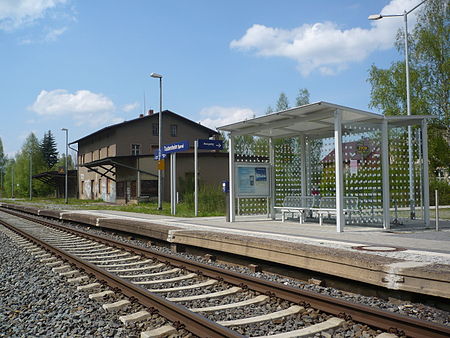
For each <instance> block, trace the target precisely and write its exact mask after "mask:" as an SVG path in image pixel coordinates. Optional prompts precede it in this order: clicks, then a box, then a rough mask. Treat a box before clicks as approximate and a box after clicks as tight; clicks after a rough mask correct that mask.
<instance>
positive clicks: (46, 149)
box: [41, 130, 58, 169]
mask: <svg viewBox="0 0 450 338" xmlns="http://www.w3.org/2000/svg"><path fill="white" fill-rule="evenodd" d="M41 152H42V156H43V158H44V161H45V163H46V164H47V169H51V168H53V166H54V165H55V164H56V163H57V162H58V151H57V149H56V142H55V138H54V136H53V135H52V132H51V131H50V130H49V131H48V133H45V134H44V138H43V139H42V142H41Z"/></svg>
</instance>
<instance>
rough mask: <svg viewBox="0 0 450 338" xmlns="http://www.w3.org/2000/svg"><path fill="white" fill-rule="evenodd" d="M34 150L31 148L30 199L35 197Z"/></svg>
mask: <svg viewBox="0 0 450 338" xmlns="http://www.w3.org/2000/svg"><path fill="white" fill-rule="evenodd" d="M32 169H33V151H32V150H31V149H30V201H31V200H32V199H33V171H32Z"/></svg>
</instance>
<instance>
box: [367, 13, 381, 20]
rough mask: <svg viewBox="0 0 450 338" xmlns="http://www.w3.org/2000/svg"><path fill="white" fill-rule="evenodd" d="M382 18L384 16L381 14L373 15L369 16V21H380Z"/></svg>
mask: <svg viewBox="0 0 450 338" xmlns="http://www.w3.org/2000/svg"><path fill="white" fill-rule="evenodd" d="M382 18H383V16H382V15H381V14H372V15H369V17H368V19H369V20H380V19H382Z"/></svg>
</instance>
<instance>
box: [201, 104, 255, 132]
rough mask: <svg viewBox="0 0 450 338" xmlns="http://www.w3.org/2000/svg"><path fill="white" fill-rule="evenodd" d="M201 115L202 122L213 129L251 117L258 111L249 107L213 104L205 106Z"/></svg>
mask: <svg viewBox="0 0 450 338" xmlns="http://www.w3.org/2000/svg"><path fill="white" fill-rule="evenodd" d="M199 115H200V117H201V120H200V123H201V124H202V125H203V126H206V127H208V128H211V129H216V128H217V127H220V126H224V125H227V124H231V123H234V122H239V121H242V120H246V119H251V118H253V117H255V116H256V113H255V112H254V111H253V110H251V109H249V108H240V107H221V106H212V107H206V108H203V109H202V110H201V111H200V112H199Z"/></svg>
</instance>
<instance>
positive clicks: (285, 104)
mask: <svg viewBox="0 0 450 338" xmlns="http://www.w3.org/2000/svg"><path fill="white" fill-rule="evenodd" d="M286 109H289V101H288V98H287V96H286V94H285V93H283V92H281V94H280V97H279V98H278V101H277V106H276V110H277V111H282V110H286Z"/></svg>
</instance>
